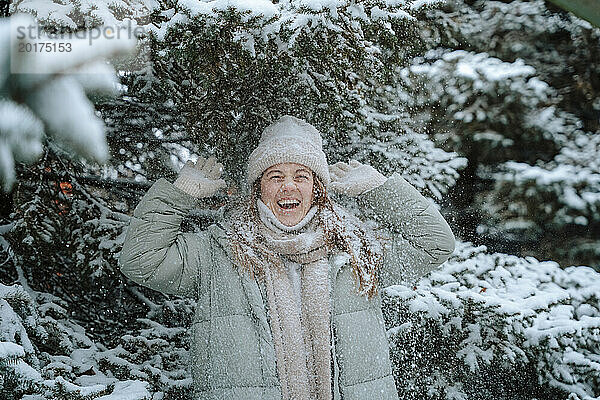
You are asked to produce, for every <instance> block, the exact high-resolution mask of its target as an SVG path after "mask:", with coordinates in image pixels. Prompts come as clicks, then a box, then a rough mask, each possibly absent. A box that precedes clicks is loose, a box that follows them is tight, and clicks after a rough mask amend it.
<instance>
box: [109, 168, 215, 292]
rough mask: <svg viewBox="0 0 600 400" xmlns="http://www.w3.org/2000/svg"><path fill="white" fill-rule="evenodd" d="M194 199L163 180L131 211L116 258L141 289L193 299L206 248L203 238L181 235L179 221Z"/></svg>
mask: <svg viewBox="0 0 600 400" xmlns="http://www.w3.org/2000/svg"><path fill="white" fill-rule="evenodd" d="M195 204H196V199H195V198H194V197H192V196H190V195H189V194H187V193H185V192H183V191H181V190H180V189H178V188H177V187H175V186H173V185H172V184H171V183H170V182H169V181H167V180H166V179H164V178H161V179H159V180H158V181H156V182H155V183H154V185H152V187H151V188H150V189H149V190H148V192H147V193H146V194H145V195H144V196H143V197H142V199H141V200H140V203H139V204H138V205H137V207H136V208H135V210H134V211H133V216H132V217H131V221H130V223H129V228H128V229H127V235H126V237H125V242H124V243H123V249H122V250H121V254H120V257H119V262H120V264H121V272H123V274H124V275H126V276H127V277H129V278H130V279H131V280H133V281H134V282H136V283H139V284H140V285H144V286H147V287H149V288H152V289H154V290H158V291H160V292H163V293H167V294H178V295H184V296H193V295H194V294H195V293H194V289H195V288H196V284H197V283H198V282H197V279H198V272H199V268H200V265H199V263H200V257H199V253H200V251H201V250H202V249H203V248H204V247H207V246H208V245H207V240H206V239H205V238H204V237H203V236H202V234H200V235H199V234H197V233H182V232H181V230H180V225H181V221H182V220H183V218H184V217H185V215H186V214H187V213H188V212H189V211H190V210H191V209H192V208H193V207H194V205H195Z"/></svg>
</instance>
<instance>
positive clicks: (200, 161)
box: [186, 157, 206, 171]
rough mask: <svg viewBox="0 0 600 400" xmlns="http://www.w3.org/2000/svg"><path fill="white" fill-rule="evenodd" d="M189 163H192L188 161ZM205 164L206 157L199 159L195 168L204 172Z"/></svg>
mask: <svg viewBox="0 0 600 400" xmlns="http://www.w3.org/2000/svg"><path fill="white" fill-rule="evenodd" d="M188 162H191V161H188ZM205 162H206V159H205V158H204V157H198V159H197V160H196V164H195V165H194V168H196V169H197V170H198V171H202V168H203V167H204V163H205ZM186 164H187V163H186Z"/></svg>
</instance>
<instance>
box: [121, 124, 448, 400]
mask: <svg viewBox="0 0 600 400" xmlns="http://www.w3.org/2000/svg"><path fill="white" fill-rule="evenodd" d="M221 169H222V166H221V165H220V164H218V163H216V162H215V160H214V159H209V160H207V161H204V160H203V159H199V161H198V162H197V163H196V165H193V163H187V164H186V165H185V166H184V168H183V169H182V170H181V172H180V175H179V177H178V178H177V180H176V181H175V183H174V184H170V183H169V182H168V181H166V180H165V179H159V180H158V181H157V182H156V183H155V184H154V185H153V186H152V187H151V188H150V190H149V191H148V193H146V195H145V196H144V197H143V198H142V200H141V201H140V204H139V205H138V206H137V207H136V209H135V211H134V213H133V217H132V218H131V223H130V226H129V230H128V233H127V238H126V239H125V243H124V245H123V250H122V252H121V256H120V261H121V264H122V271H123V273H124V274H125V275H127V276H128V277H129V278H131V279H132V280H134V281H135V282H138V283H140V284H142V285H145V286H148V287H150V288H153V289H156V290H159V291H161V292H164V293H171V294H179V295H186V296H193V297H194V298H195V299H196V300H197V307H196V315H195V320H194V324H193V329H192V335H193V346H192V351H191V353H192V357H191V364H192V365H191V366H192V374H193V378H194V390H195V394H196V398H197V399H244V400H250V399H256V400H259V399H260V400H269V399H273V400H275V399H277V400H281V399H293V400H312V399H315V400H316V399H318V400H323V399H340V398H343V399H344V400H348V399H357V400H358V399H382V400H389V399H397V398H398V395H397V391H396V387H395V384H394V379H393V376H392V368H391V363H390V360H389V353H388V342H387V337H386V331H385V328H384V321H383V316H382V312H381V300H380V296H379V293H378V291H377V288H378V286H379V285H380V284H381V283H379V282H378V279H379V280H381V281H383V282H382V283H384V284H385V283H387V282H399V281H400V280H402V279H412V278H415V277H417V276H420V275H423V274H425V273H427V272H428V271H430V270H432V269H433V268H435V267H436V266H439V265H440V264H442V263H443V262H444V261H445V260H446V259H447V258H448V257H449V256H450V254H451V253H452V251H453V250H454V236H453V234H452V231H451V230H450V228H449V226H448V224H447V223H446V221H445V220H444V219H443V217H442V216H441V215H440V213H439V212H438V211H437V210H436V209H435V208H434V206H433V204H432V203H430V202H429V201H427V200H426V199H425V198H424V197H423V196H422V195H421V194H419V192H418V191H417V190H416V189H415V188H414V187H412V186H411V185H410V184H408V183H407V182H406V181H405V180H404V179H403V178H402V177H401V176H400V175H398V174H393V175H392V176H391V177H390V178H386V177H384V176H383V175H382V174H380V173H379V172H377V171H376V170H375V169H374V168H372V167H370V166H367V165H363V164H360V163H358V162H356V161H351V162H350V163H349V164H346V163H337V164H335V165H333V166H331V167H329V166H328V164H327V161H326V157H325V154H324V153H323V150H322V141H321V135H320V133H319V132H318V131H317V130H316V129H315V128H314V127H313V126H312V125H310V124H308V123H306V122H305V121H303V120H300V119H298V118H295V117H292V116H284V117H282V118H280V119H279V120H278V121H276V122H275V123H273V124H271V125H270V126H268V127H267V128H266V129H265V130H264V131H263V134H262V136H261V139H260V142H259V144H258V147H257V148H256V149H255V150H254V151H253V152H252V154H251V155H250V158H249V162H248V168H247V176H248V183H249V184H250V185H251V187H252V193H251V195H250V198H249V201H247V202H245V205H238V206H237V207H232V208H231V209H230V210H229V211H228V212H227V213H226V214H225V215H226V218H225V222H224V223H223V225H219V224H215V225H211V226H210V227H209V228H208V229H207V230H206V231H203V232H201V233H182V232H181V231H180V223H181V220H182V219H183V218H184V216H185V215H186V213H187V212H188V211H189V210H190V209H191V208H192V207H193V206H194V204H195V203H196V201H197V199H198V198H202V197H208V196H211V195H213V194H214V193H215V192H216V191H217V190H219V189H220V188H222V187H223V186H224V185H225V182H224V181H223V180H222V179H219V177H220V174H221ZM326 188H327V189H331V190H334V191H337V192H339V193H344V194H346V195H349V196H356V197H357V198H358V202H359V204H361V205H362V207H364V211H365V213H366V214H367V215H368V216H370V217H371V218H374V219H376V220H378V221H379V223H380V225H382V226H384V227H385V228H386V229H387V232H388V235H387V238H386V239H387V240H384V242H385V246H384V247H383V248H382V247H381V246H380V245H379V243H378V241H377V240H374V239H373V238H372V237H371V236H370V235H369V234H368V233H367V231H366V230H365V229H364V228H363V227H362V224H361V222H360V221H359V220H358V219H357V218H355V217H353V216H352V215H350V214H349V213H347V212H346V211H345V210H343V209H342V208H341V207H339V206H337V205H335V204H333V203H332V202H331V200H330V199H329V198H328V196H327V190H326Z"/></svg>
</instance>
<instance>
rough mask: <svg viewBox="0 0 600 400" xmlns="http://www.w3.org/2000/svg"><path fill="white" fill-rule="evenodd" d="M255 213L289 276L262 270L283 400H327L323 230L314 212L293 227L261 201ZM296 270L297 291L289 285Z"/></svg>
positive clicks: (327, 314)
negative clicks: (286, 224)
mask: <svg viewBox="0 0 600 400" xmlns="http://www.w3.org/2000/svg"><path fill="white" fill-rule="evenodd" d="M257 209H258V214H259V217H260V220H261V221H262V223H263V225H262V226H261V227H260V231H261V233H262V235H263V237H264V238H265V244H266V246H267V247H268V248H269V249H270V250H271V251H273V252H275V253H276V254H279V255H280V256H281V258H282V261H283V264H284V265H285V267H286V268H287V269H288V271H289V272H288V271H282V270H280V268H277V267H276V266H273V265H269V266H268V268H265V284H266V289H267V302H268V306H269V316H270V325H271V331H272V334H273V342H274V345H275V353H276V357H277V372H278V374H279V380H280V382H281V391H282V395H283V399H284V400H331V397H332V396H331V369H330V365H331V353H330V345H331V337H330V326H331V322H330V318H331V317H330V315H331V311H330V310H331V306H330V288H329V263H328V260H327V249H326V246H325V240H324V236H325V235H324V232H323V228H322V227H321V226H320V225H319V221H318V219H317V218H313V217H314V216H315V214H316V212H317V208H316V207H313V208H311V209H310V210H309V212H308V213H307V214H306V216H305V217H304V218H303V219H302V221H300V222H299V223H298V224H297V225H295V226H292V227H287V226H285V225H283V224H282V223H281V222H280V221H279V220H278V219H277V217H275V215H274V214H273V212H272V211H271V210H270V209H269V208H268V207H267V206H266V205H265V204H264V203H263V202H262V201H261V200H260V199H259V200H258V201H257ZM298 264H299V265H298ZM298 267H299V269H300V274H299V275H300V277H299V278H300V279H299V281H300V282H299V283H300V284H299V286H300V287H299V288H298V286H296V287H294V279H293V274H294V273H297V269H298ZM296 282H297V280H296Z"/></svg>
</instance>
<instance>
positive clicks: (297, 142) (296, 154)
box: [248, 115, 330, 185]
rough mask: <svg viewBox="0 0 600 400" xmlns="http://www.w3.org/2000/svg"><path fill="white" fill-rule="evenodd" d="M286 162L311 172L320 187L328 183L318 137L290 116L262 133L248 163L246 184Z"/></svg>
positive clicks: (282, 118) (326, 167)
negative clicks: (299, 165)
mask: <svg viewBox="0 0 600 400" xmlns="http://www.w3.org/2000/svg"><path fill="white" fill-rule="evenodd" d="M286 162H290V163H297V164H302V165H304V166H306V167H308V168H310V169H311V170H312V171H314V172H315V173H316V174H317V176H318V177H319V178H320V179H321V181H323V184H325V185H328V184H329V182H330V178H329V167H328V165H327V158H326V157H325V153H323V141H322V140H321V133H320V132H319V131H318V130H317V129H316V128H315V127H314V126H312V125H311V124H309V123H308V122H306V121H303V120H301V119H299V118H296V117H293V116H291V115H284V116H283V117H281V118H279V119H278V120H277V121H275V122H273V123H272V124H271V125H269V126H267V127H266V128H265V130H264V131H263V133H262V135H261V137H260V141H259V142H258V147H257V148H256V149H254V151H253V152H252V154H250V158H249V160H248V183H249V184H250V185H252V184H253V183H254V181H255V180H256V179H257V178H258V177H260V176H261V175H262V173H263V172H264V171H265V170H266V169H267V168H269V167H271V166H273V165H275V164H280V163H286Z"/></svg>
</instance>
